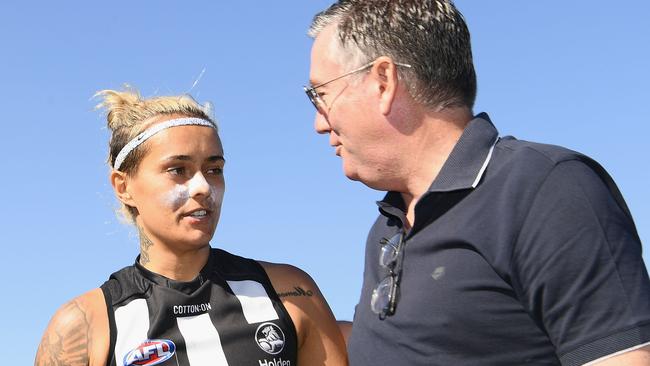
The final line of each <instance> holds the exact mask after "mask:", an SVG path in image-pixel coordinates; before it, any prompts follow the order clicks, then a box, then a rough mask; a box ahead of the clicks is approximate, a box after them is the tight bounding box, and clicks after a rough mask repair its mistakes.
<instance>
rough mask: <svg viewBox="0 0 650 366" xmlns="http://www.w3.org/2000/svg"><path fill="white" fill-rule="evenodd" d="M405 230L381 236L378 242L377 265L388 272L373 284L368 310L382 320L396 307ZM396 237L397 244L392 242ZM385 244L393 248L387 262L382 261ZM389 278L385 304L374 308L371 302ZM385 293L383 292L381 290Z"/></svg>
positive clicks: (391, 313)
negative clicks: (390, 258)
mask: <svg viewBox="0 0 650 366" xmlns="http://www.w3.org/2000/svg"><path fill="white" fill-rule="evenodd" d="M405 236H406V234H405V232H404V230H400V231H399V232H398V233H397V234H395V235H394V236H392V237H391V238H390V239H386V238H382V240H381V241H380V242H379V243H380V244H381V250H380V252H379V266H380V267H381V268H386V269H388V274H387V275H386V276H385V277H383V278H382V279H381V281H379V282H378V283H377V285H376V286H375V289H374V290H373V291H372V296H371V300H370V310H371V311H372V312H373V313H375V314H377V315H379V319H380V320H384V319H385V318H386V317H387V316H391V315H393V314H395V309H396V308H397V299H398V291H399V280H400V274H401V263H400V262H401V259H402V256H403V248H404V242H405ZM395 238H398V239H397V244H395V243H393V241H394V239H395ZM387 245H390V246H391V247H393V248H394V252H395V253H394V258H393V259H392V260H391V261H389V262H387V263H384V260H383V259H384V248H386V246H387ZM387 279H390V290H389V291H388V299H387V301H386V305H385V306H384V307H383V308H382V309H381V310H378V309H375V307H374V305H373V303H374V302H375V301H377V296H381V295H380V291H379V288H380V287H383V286H384V282H385V281H386V280H387ZM381 293H385V292H381Z"/></svg>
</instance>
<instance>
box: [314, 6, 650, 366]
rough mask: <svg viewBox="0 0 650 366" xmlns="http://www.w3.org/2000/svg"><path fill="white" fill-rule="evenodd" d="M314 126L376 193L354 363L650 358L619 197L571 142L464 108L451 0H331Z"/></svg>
mask: <svg viewBox="0 0 650 366" xmlns="http://www.w3.org/2000/svg"><path fill="white" fill-rule="evenodd" d="M310 36H312V37H313V38H314V44H313V49H312V54H311V72H310V82H311V87H309V88H307V87H306V88H305V90H306V92H307V95H308V97H309V98H310V100H311V101H312V103H313V104H314V106H315V107H316V109H317V114H316V121H315V127H316V130H317V132H318V133H321V134H329V143H330V144H331V145H332V146H333V147H335V150H336V154H337V155H339V156H340V157H341V159H342V162H343V170H344V173H345V175H346V176H347V177H348V178H350V179H352V180H357V181H360V182H362V183H364V184H365V185H367V186H369V187H371V188H374V189H377V190H383V191H387V192H388V193H387V194H386V196H385V198H384V199H383V200H382V201H380V202H378V206H379V213H380V214H379V216H378V218H377V221H376V222H375V224H374V225H373V227H372V228H371V230H370V233H369V235H368V242H367V244H366V258H365V271H364V281H363V288H362V293H361V298H360V301H359V304H358V305H357V307H356V312H355V316H354V322H353V327H352V332H351V335H350V338H349V340H348V351H349V357H350V362H351V365H455V366H456V365H582V364H594V365H650V346H649V344H650V281H649V280H648V274H647V272H646V270H645V266H644V263H643V260H642V258H641V244H640V240H639V237H638V235H637V233H636V229H635V226H634V223H633V221H632V218H631V216H630V213H629V210H628V209H627V206H626V204H625V202H624V201H623V199H622V197H621V195H620V193H619V191H618V189H617V188H616V186H615V184H614V183H613V181H612V180H611V178H610V177H609V176H608V174H607V173H606V172H605V171H604V170H603V169H602V168H601V167H600V166H599V165H598V164H597V163H596V162H594V161H593V160H591V159H589V158H588V157H586V156H584V155H581V154H579V153H576V152H573V151H570V150H567V149H564V148H560V147H556V146H549V145H542V144H536V143H531V142H526V141H519V140H516V139H514V138H512V137H504V138H498V132H497V130H496V128H495V127H494V125H493V124H492V123H491V121H490V119H489V117H488V116H487V115H486V114H484V113H483V114H479V115H477V116H473V112H472V106H473V103H474V99H475V95H476V77H475V73H474V67H473V62H472V54H471V47H470V41H469V38H470V37H469V31H468V30H467V26H466V24H465V22H464V20H463V17H462V15H461V14H460V13H459V12H458V10H457V9H456V8H455V6H454V5H453V3H452V2H451V1H445V0H437V1H436V0H376V1H367V0H366V1H362V0H351V1H344V0H341V1H339V2H338V3H336V4H334V5H332V6H331V7H330V8H329V9H327V10H326V11H324V12H322V13H320V14H318V15H317V16H316V17H315V18H314V22H313V23H312V27H311V29H310Z"/></svg>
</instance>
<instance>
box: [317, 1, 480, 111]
mask: <svg viewBox="0 0 650 366" xmlns="http://www.w3.org/2000/svg"><path fill="white" fill-rule="evenodd" d="M331 24H337V31H338V37H339V41H340V42H339V43H340V46H341V49H342V50H343V51H344V54H345V58H346V59H348V60H354V62H356V63H359V64H362V63H367V62H371V61H372V60H374V59H376V58H377V57H380V56H388V57H390V58H392V59H393V61H394V62H399V63H404V64H409V65H411V67H410V68H408V69H404V68H400V70H399V74H400V77H401V78H402V79H403V80H404V81H405V84H406V85H407V86H408V89H409V92H410V93H411V95H412V96H413V98H414V99H415V100H416V101H417V102H419V103H421V104H423V105H426V106H428V107H429V108H431V109H441V108H444V107H447V106H466V107H468V108H470V109H471V108H472V107H473V105H474V100H475V98H476V74H475V71H474V65H473V61H472V50H471V44H470V34H469V30H468V29H467V25H466V24H465V20H464V18H463V15H462V14H461V13H460V12H459V11H458V9H456V7H455V5H454V4H453V2H452V1H451V0H339V1H338V2H336V3H334V4H333V5H331V6H330V7H329V8H328V9H326V10H324V11H322V12H320V13H318V14H316V16H314V19H313V21H312V23H311V26H310V28H309V31H308V35H309V36H310V37H312V38H316V37H317V36H318V34H319V33H320V32H321V31H322V30H323V29H324V28H325V27H327V26H329V25H331Z"/></svg>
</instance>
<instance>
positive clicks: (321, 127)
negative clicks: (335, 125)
mask: <svg viewBox="0 0 650 366" xmlns="http://www.w3.org/2000/svg"><path fill="white" fill-rule="evenodd" d="M314 129H315V130H316V132H317V133H320V134H325V133H329V132H330V131H331V130H332V128H331V126H330V123H329V121H328V120H327V117H325V115H323V114H322V113H321V112H316V117H315V118H314Z"/></svg>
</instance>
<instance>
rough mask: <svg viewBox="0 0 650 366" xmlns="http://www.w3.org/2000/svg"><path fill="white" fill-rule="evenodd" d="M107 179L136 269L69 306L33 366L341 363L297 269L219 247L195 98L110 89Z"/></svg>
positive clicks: (207, 122) (213, 166) (218, 170)
mask: <svg viewBox="0 0 650 366" xmlns="http://www.w3.org/2000/svg"><path fill="white" fill-rule="evenodd" d="M98 95H99V96H101V97H103V102H102V103H101V104H100V107H104V108H106V109H107V110H108V116H107V120H108V127H109V128H110V129H111V131H112V136H111V140H110V144H109V146H110V152H109V159H108V162H109V165H110V166H111V168H112V171H111V174H110V180H111V183H112V186H113V188H114V191H115V194H116V196H117V198H118V199H119V200H120V202H121V204H122V209H123V213H124V214H125V216H126V217H127V218H128V219H129V220H131V221H132V222H133V223H134V224H135V225H136V226H137V228H138V231H139V233H140V255H139V256H138V258H136V262H135V264H133V265H132V266H129V267H126V268H124V269H122V270H120V271H118V272H116V273H114V274H112V275H111V277H110V279H109V280H108V281H107V282H106V283H104V284H103V285H102V286H101V287H100V288H97V289H94V290H92V291H90V292H88V293H86V294H84V295H81V296H80V297H78V298H76V299H73V300H72V301H70V302H69V303H67V304H65V305H63V306H62V307H61V308H60V309H59V311H58V312H57V313H56V314H55V315H54V317H53V318H52V320H51V322H50V324H49V325H48V328H47V330H46V331H45V334H44V336H43V339H42V341H41V344H40V346H39V349H38V353H37V355H36V365H111V366H126V365H163V366H164V365H180V366H184V365H193V366H194V365H231V366H232V365H263V366H293V365H296V363H299V364H302V365H345V364H347V361H346V356H345V345H344V341H343V338H342V336H341V334H340V332H339V330H338V328H337V325H336V323H335V320H334V317H333V315H332V313H331V311H330V309H329V307H328V305H327V303H326V302H325V299H324V298H323V297H322V295H321V294H320V292H319V290H318V288H317V286H316V284H315V283H314V282H313V280H312V279H311V278H310V277H309V276H308V275H307V274H306V273H305V272H303V271H301V270H300V269H298V268H295V267H292V266H289V265H284V264H272V263H265V262H256V261H253V260H251V259H246V258H242V257H238V256H235V255H232V254H230V253H227V252H225V251H223V250H218V249H212V248H211V247H210V244H209V241H210V240H211V239H212V236H213V234H214V231H215V229H216V226H217V222H218V221H219V214H220V210H221V203H222V198H223V193H224V187H225V185H224V178H223V174H222V173H223V167H224V163H225V160H224V157H223V150H222V146H221V141H220V139H219V135H218V133H217V127H216V124H215V123H214V122H213V121H212V119H211V118H210V117H209V112H208V111H207V110H206V108H205V107H203V106H201V105H199V104H197V103H196V102H195V101H194V100H193V99H192V98H190V97H187V96H180V97H157V98H151V99H142V98H141V97H140V96H139V95H138V94H137V93H135V92H131V91H125V92H118V91H112V90H105V91H102V92H99V93H98Z"/></svg>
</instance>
